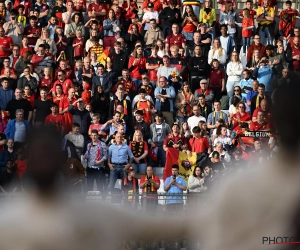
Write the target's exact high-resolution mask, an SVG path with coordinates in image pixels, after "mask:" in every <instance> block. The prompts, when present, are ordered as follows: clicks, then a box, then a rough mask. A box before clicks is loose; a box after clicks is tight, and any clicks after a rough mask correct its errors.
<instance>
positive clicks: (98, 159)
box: [87, 140, 101, 161]
mask: <svg viewBox="0 0 300 250" xmlns="http://www.w3.org/2000/svg"><path fill="white" fill-rule="evenodd" d="M92 145H93V142H91V143H89V144H88V146H87V151H88V154H90V151H91V147H92ZM97 147H98V149H97V155H96V161H100V159H101V143H100V141H99V140H98V143H97Z"/></svg>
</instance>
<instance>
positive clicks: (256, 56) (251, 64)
mask: <svg viewBox="0 0 300 250" xmlns="http://www.w3.org/2000/svg"><path fill="white" fill-rule="evenodd" d="M259 62H260V53H259V50H258V49H255V50H253V54H252V58H251V59H250V60H249V61H248V62H247V64H246V69H248V70H249V71H250V72H251V73H252V72H253V70H255V68H256V67H257V65H258V64H259Z"/></svg>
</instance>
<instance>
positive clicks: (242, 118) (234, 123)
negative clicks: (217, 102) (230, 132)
mask: <svg viewBox="0 0 300 250" xmlns="http://www.w3.org/2000/svg"><path fill="white" fill-rule="evenodd" d="M250 120H251V115H250V114H248V113H244V115H241V114H240V112H237V113H236V114H234V115H233V116H232V126H233V129H234V130H236V131H238V130H241V127H240V125H239V121H241V122H247V121H250Z"/></svg>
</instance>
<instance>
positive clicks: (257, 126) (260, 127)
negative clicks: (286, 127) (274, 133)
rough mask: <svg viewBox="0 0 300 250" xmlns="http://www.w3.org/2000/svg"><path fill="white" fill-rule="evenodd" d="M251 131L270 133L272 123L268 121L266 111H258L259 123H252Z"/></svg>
mask: <svg viewBox="0 0 300 250" xmlns="http://www.w3.org/2000/svg"><path fill="white" fill-rule="evenodd" d="M249 129H250V130H251V131H270V130H271V126H270V123H269V122H267V121H266V116H265V112H264V111H262V110H261V111H258V113H257V121H256V122H252V123H251V124H250V126H249Z"/></svg>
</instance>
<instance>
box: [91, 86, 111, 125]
mask: <svg viewBox="0 0 300 250" xmlns="http://www.w3.org/2000/svg"><path fill="white" fill-rule="evenodd" d="M91 106H92V110H93V112H94V113H97V114H100V123H101V124H103V123H105V122H106V121H107V119H108V113H109V98H108V96H107V95H106V94H105V93H104V90H103V87H102V86H100V85H99V86H97V87H96V90H95V91H94V95H93V97H92V101H91Z"/></svg>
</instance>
